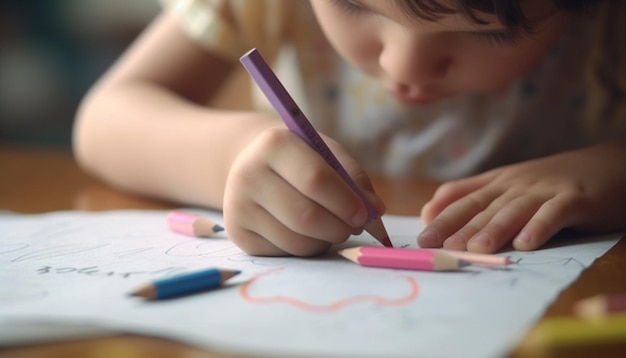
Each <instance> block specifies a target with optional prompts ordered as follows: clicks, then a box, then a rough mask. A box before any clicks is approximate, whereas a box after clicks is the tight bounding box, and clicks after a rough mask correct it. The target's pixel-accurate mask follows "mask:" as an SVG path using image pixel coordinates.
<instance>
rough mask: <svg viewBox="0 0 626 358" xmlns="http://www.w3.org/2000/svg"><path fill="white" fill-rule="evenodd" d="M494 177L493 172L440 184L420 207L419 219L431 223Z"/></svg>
mask: <svg viewBox="0 0 626 358" xmlns="http://www.w3.org/2000/svg"><path fill="white" fill-rule="evenodd" d="M494 175H495V172H488V173H485V174H482V175H478V176H474V177H470V178H467V179H461V180H455V181H451V182H447V183H444V184H442V185H441V186H439V188H437V190H436V191H435V194H434V195H433V197H432V199H431V200H430V201H429V202H428V203H426V204H425V205H424V206H423V207H422V210H421V213H420V217H421V218H422V220H423V221H424V222H425V223H427V224H429V223H431V222H432V221H433V220H434V219H435V218H436V217H437V216H438V215H439V214H440V213H441V212H442V211H443V210H444V209H445V208H447V207H448V206H449V205H451V204H452V203H454V202H456V201H457V200H459V199H461V198H463V197H465V196H467V195H469V194H470V193H472V192H474V191H476V190H478V189H480V188H482V187H483V186H485V184H487V183H488V182H490V181H491V178H492V177H493V176H494Z"/></svg>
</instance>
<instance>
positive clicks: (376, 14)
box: [75, 0, 626, 256]
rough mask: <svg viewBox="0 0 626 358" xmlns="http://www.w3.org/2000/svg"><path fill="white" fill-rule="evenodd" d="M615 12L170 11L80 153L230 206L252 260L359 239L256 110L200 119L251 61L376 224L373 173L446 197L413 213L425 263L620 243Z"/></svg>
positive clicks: (284, 138)
mask: <svg viewBox="0 0 626 358" xmlns="http://www.w3.org/2000/svg"><path fill="white" fill-rule="evenodd" d="M625 8H626V6H625V5H623V2H622V1H620V0H605V1H592V0H586V1H585V0H554V1H546V0H491V1H489V0H484V1H475V0H474V1H470V0H397V1H391V0H390V1H378V0H310V2H307V1H302V0H301V1H293V0H283V1H281V0H232V1H228V0H204V1H203V0H186V1H185V0H179V1H175V0H172V1H169V2H167V6H166V10H165V11H164V12H163V14H162V15H161V16H159V17H158V18H157V19H156V20H155V21H154V23H153V24H152V25H151V26H150V27H149V28H148V29H147V30H146V31H145V33H144V34H143V35H142V36H141V37H140V38H139V39H138V40H137V41H136V43H135V44H134V45H133V46H132V47H131V48H130V49H129V50H128V51H127V53H126V54H125V55H124V56H122V57H121V59H120V60H119V61H118V62H117V64H115V66H113V67H112V68H111V70H110V71H109V72H108V73H106V74H105V76H104V77H103V78H102V79H101V80H100V81H99V83H97V84H96V85H95V86H94V87H93V89H92V90H91V91H90V93H89V94H88V95H87V96H86V97H85V99H84V101H83V103H82V105H81V108H80V110H79V113H78V118H77V121H76V128H75V151H76V156H77V158H78V160H79V161H80V163H81V164H82V165H83V166H84V167H85V168H86V169H88V170H89V171H91V172H93V173H94V174H96V175H98V176H99V177H101V178H102V179H104V180H105V181H107V182H109V183H111V184H112V185H115V186H117V187H120V188H122V189H125V190H129V191H133V192H136V193H140V194H144V195H149V196H154V197H160V198H164V199H168V200H174V201H177V202H180V203H186V204H192V205H200V206H206V207H212V208H216V209H222V210H223V213H224V224H225V226H226V229H227V230H228V233H229V236H230V237H231V238H232V240H233V241H234V242H235V243H236V244H237V245H238V246H240V247H241V248H242V249H243V250H244V251H246V252H248V253H249V254H252V255H302V256H306V255H315V254H318V253H321V252H323V251H325V250H326V249H327V248H328V247H329V246H330V245H332V244H337V243H340V242H343V241H345V240H346V239H347V238H348V237H349V235H350V234H353V233H359V232H361V230H362V228H363V226H364V224H365V222H366V211H365V207H364V206H363V204H362V203H361V201H360V200H359V198H358V197H357V196H356V195H355V194H354V193H353V192H352V191H351V190H350V189H349V187H348V186H346V185H345V184H344V183H343V181H341V179H340V178H339V177H338V176H337V175H336V174H335V173H334V172H333V171H332V170H331V169H330V168H329V167H328V166H327V165H326V164H325V162H324V161H323V160H322V158H320V157H319V156H318V155H317V154H316V153H315V152H314V151H313V150H311V149H310V148H309V147H308V146H307V144H305V142H304V141H302V140H300V139H299V138H298V137H296V136H294V135H293V134H291V133H290V132H289V131H288V130H287V129H286V128H285V126H284V125H283V124H282V122H281V121H280V120H279V119H278V118H277V116H276V114H275V113H274V112H273V111H272V110H268V107H267V106H266V105H263V104H261V105H257V106H256V107H255V110H249V111H248V110H229V111H227V110H218V109H215V108H210V107H209V106H208V105H207V103H208V102H209V101H210V100H212V99H213V98H214V97H215V95H216V94H217V93H219V92H220V91H221V90H222V88H223V86H224V83H225V82H226V79H227V77H228V76H229V75H230V74H231V73H232V72H233V70H234V69H239V68H240V64H239V62H238V58H239V57H240V56H241V55H243V54H244V53H245V52H246V51H248V50H249V49H251V48H253V47H256V48H258V49H259V51H260V52H261V54H262V55H263V56H264V57H265V58H266V59H267V60H268V61H271V62H272V63H275V64H277V63H282V64H283V66H282V67H280V66H279V69H282V70H284V69H285V68H286V69H287V70H290V71H291V72H290V76H289V79H290V80H295V82H294V83H292V82H289V84H288V85H287V87H288V88H289V89H290V90H291V91H293V92H294V94H296V93H298V94H299V95H298V96H295V97H296V98H295V99H296V101H297V102H298V103H299V104H300V105H301V107H302V108H303V111H304V112H305V113H307V116H308V117H309V119H310V120H311V121H312V122H313V123H314V125H315V126H316V128H317V129H318V130H319V131H320V132H321V133H323V136H324V138H325V140H326V141H327V143H328V144H329V146H330V147H331V149H332V150H333V151H334V152H335V154H336V155H337V157H338V159H339V160H340V161H341V162H342V163H343V164H344V166H345V167H346V169H347V170H348V172H349V173H350V174H351V175H352V176H353V178H355V181H357V183H358V184H359V185H360V186H361V187H362V188H363V189H364V190H365V191H366V192H367V194H366V195H368V197H369V200H370V201H371V202H372V203H373V205H374V206H375V208H377V211H378V212H379V213H380V214H381V215H382V213H383V212H384V204H383V203H382V202H381V200H380V199H379V198H378V197H377V196H376V194H375V193H374V191H373V189H372V187H371V185H370V184H369V181H368V179H367V175H366V174H365V172H366V171H367V172H380V173H388V174H394V175H399V174H402V175H421V176H429V177H431V178H435V179H438V180H442V181H447V183H445V184H443V185H442V186H441V187H440V188H439V189H438V190H437V192H436V193H435V195H434V197H433V198H432V200H431V201H430V202H429V203H428V204H426V205H425V206H424V208H423V209H422V213H421V216H422V219H423V220H424V221H425V222H426V223H427V224H428V226H427V227H426V229H425V230H424V232H422V233H421V234H420V235H419V236H418V243H419V244H420V245H421V246H422V247H445V248H450V249H459V250H469V251H475V252H486V253H490V252H495V251H497V250H498V249H500V248H501V247H502V246H503V245H505V244H507V243H509V242H512V244H513V246H514V247H515V248H516V249H518V250H533V249H537V248H539V247H541V246H542V245H543V244H544V243H545V242H546V241H548V240H549V239H550V237H552V236H553V235H554V234H555V233H557V232H558V231H560V230H561V229H564V228H570V229H577V230H584V231H590V232H606V231H612V230H622V229H624V228H626V214H625V213H626V200H625V198H626V160H624V159H623V158H624V155H626V130H625V126H624V125H623V124H624V123H625V122H626V111H625V110H624V108H625V105H626V98H625V97H624V88H625V87H626V67H625V65H626V62H625V59H626V57H624V56H625V54H626V41H625V40H626V39H624V34H625V33H626V32H625V31H624V30H625V28H624V26H625V25H624V24H625V23H626V22H625V20H626V16H625V14H626V10H625ZM285 64H287V65H290V66H285ZM277 66H278V65H277ZM279 77H280V78H282V79H283V80H285V81H287V80H286V79H285V78H286V76H284V75H282V74H279ZM298 80H299V82H298ZM298 83H299V84H300V85H301V87H297V86H296V85H297V84H298Z"/></svg>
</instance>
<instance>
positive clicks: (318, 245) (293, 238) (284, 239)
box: [243, 209, 348, 256]
mask: <svg viewBox="0 0 626 358" xmlns="http://www.w3.org/2000/svg"><path fill="white" fill-rule="evenodd" d="M243 227H244V228H245V229H247V230H248V231H250V232H253V233H255V234H257V235H258V237H257V240H261V239H264V240H265V241H268V242H269V243H270V244H271V245H274V246H275V247H277V248H278V249H280V250H281V251H283V252H286V253H288V254H290V255H294V256H314V255H318V254H321V253H322V252H324V251H326V250H327V249H328V248H329V247H330V246H331V244H330V243H328V242H326V241H322V240H317V239H314V238H311V237H308V236H305V235H301V234H298V233H296V232H294V231H292V230H291V229H289V228H288V227H286V226H285V225H283V224H282V223H281V222H280V221H278V220H276V219H275V218H274V217H273V216H272V214H270V213H269V212H267V211H265V210H263V209H260V210H257V215H256V216H255V219H254V221H252V222H249V223H245V226H243ZM252 228H254V229H252ZM347 238H348V236H346V237H345V238H344V241H345V239H347ZM249 239H250V238H249ZM255 244H257V245H258V246H257V247H261V244H260V243H258V242H255Z"/></svg>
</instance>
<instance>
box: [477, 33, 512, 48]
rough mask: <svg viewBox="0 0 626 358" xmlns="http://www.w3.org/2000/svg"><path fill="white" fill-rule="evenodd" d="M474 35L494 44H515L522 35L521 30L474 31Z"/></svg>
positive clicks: (489, 43)
mask: <svg viewBox="0 0 626 358" xmlns="http://www.w3.org/2000/svg"><path fill="white" fill-rule="evenodd" d="M472 35H473V36H474V37H476V38H477V39H479V40H480V41H483V42H485V43H486V44H488V45H492V46H514V45H515V44H517V42H518V41H519V39H520V37H521V36H520V33H519V32H472Z"/></svg>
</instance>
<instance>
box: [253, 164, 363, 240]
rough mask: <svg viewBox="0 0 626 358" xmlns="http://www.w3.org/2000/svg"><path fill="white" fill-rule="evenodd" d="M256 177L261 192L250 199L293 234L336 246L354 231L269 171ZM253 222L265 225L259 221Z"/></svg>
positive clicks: (255, 193)
mask: <svg viewBox="0 0 626 358" xmlns="http://www.w3.org/2000/svg"><path fill="white" fill-rule="evenodd" d="M257 175H259V176H262V177H263V190H257V191H255V192H251V193H250V194H249V195H250V196H251V199H252V200H253V201H254V202H256V203H257V204H258V205H260V206H261V207H262V208H263V209H264V210H265V211H267V212H268V213H269V215H270V216H271V218H269V219H270V220H272V221H278V222H280V223H281V224H282V225H283V226H285V227H286V228H287V229H288V230H289V231H292V232H293V233H294V234H298V235H300V236H302V237H309V238H314V239H319V240H323V241H326V242H329V243H333V244H337V243H341V242H343V241H345V240H346V238H347V237H348V236H350V234H352V232H353V231H354V230H355V229H354V228H352V227H351V226H349V225H346V224H345V223H344V222H343V221H341V220H340V219H339V218H338V217H337V216H335V215H334V214H332V213H331V212H329V211H328V210H327V209H326V208H324V207H322V206H320V205H319V204H318V203H317V202H315V201H313V200H311V199H310V198H308V197H306V196H304V195H302V193H301V192H299V191H298V190H296V189H295V188H294V187H293V186H291V185H290V184H289V183H287V182H285V181H284V180H283V178H281V177H279V176H277V175H276V174H275V173H273V172H271V171H270V170H269V169H266V170H261V171H260V172H258V173H257ZM255 221H256V223H257V225H258V226H264V225H263V221H259V220H258V218H255ZM255 231H257V232H258V230H255ZM266 237H269V236H266ZM277 239H278V238H277ZM278 246H280V245H278Z"/></svg>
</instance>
